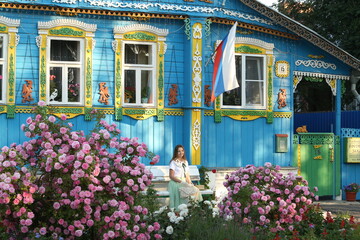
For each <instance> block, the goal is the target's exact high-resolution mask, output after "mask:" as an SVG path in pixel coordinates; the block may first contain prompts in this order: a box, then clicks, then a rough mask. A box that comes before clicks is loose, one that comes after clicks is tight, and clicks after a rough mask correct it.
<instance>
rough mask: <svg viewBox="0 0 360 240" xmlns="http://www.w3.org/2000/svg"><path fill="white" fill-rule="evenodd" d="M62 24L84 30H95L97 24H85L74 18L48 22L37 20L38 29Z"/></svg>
mask: <svg viewBox="0 0 360 240" xmlns="http://www.w3.org/2000/svg"><path fill="white" fill-rule="evenodd" d="M62 26H69V27H77V28H80V29H82V30H84V31H86V32H95V31H96V28H97V25H96V24H87V23H84V22H80V21H78V20H74V19H67V18H64V19H56V20H52V21H49V22H38V28H39V29H50V28H54V27H62Z"/></svg>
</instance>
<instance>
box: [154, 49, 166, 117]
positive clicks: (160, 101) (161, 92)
mask: <svg viewBox="0 0 360 240" xmlns="http://www.w3.org/2000/svg"><path fill="white" fill-rule="evenodd" d="M158 47H159V48H160V49H159V54H158V55H157V63H158V66H157V68H156V69H157V70H156V79H157V84H156V85H157V88H156V89H157V90H156V91H157V94H156V96H157V109H158V111H159V110H163V109H164V105H165V104H164V100H165V99H164V98H165V88H164V84H165V76H164V68H165V64H164V63H165V62H164V55H165V44H164V42H160V44H159V45H158ZM160 65H162V68H161V69H160ZM160 71H161V72H160ZM160 74H161V79H160ZM159 81H162V83H160V82H159ZM160 84H161V86H160Z"/></svg>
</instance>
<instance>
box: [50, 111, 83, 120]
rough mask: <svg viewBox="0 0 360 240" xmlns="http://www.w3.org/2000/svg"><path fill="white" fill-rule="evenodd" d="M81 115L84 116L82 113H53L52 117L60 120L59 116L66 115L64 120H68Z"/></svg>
mask: <svg viewBox="0 0 360 240" xmlns="http://www.w3.org/2000/svg"><path fill="white" fill-rule="evenodd" d="M83 114H84V112H82V113H54V114H53V115H55V116H57V117H58V118H61V115H66V118H67V119H70V118H74V117H77V116H80V115H83Z"/></svg>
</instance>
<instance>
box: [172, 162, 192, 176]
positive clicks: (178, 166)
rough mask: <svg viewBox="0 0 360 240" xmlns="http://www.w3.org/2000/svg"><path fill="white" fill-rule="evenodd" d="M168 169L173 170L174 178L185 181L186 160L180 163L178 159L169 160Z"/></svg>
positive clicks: (187, 170) (187, 165)
mask: <svg viewBox="0 0 360 240" xmlns="http://www.w3.org/2000/svg"><path fill="white" fill-rule="evenodd" d="M183 165H184V166H183ZM169 168H170V169H172V170H174V172H175V177H177V178H183V179H185V175H184V170H185V172H186V173H188V172H189V164H188V161H187V160H185V161H180V160H178V159H175V160H171V162H170V166H169Z"/></svg>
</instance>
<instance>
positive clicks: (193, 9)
mask: <svg viewBox="0 0 360 240" xmlns="http://www.w3.org/2000/svg"><path fill="white" fill-rule="evenodd" d="M155 6H156V7H158V8H159V9H160V10H165V11H182V12H199V13H212V14H214V13H215V12H217V11H219V8H212V7H200V6H190V5H181V4H161V3H156V4H155Z"/></svg>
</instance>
